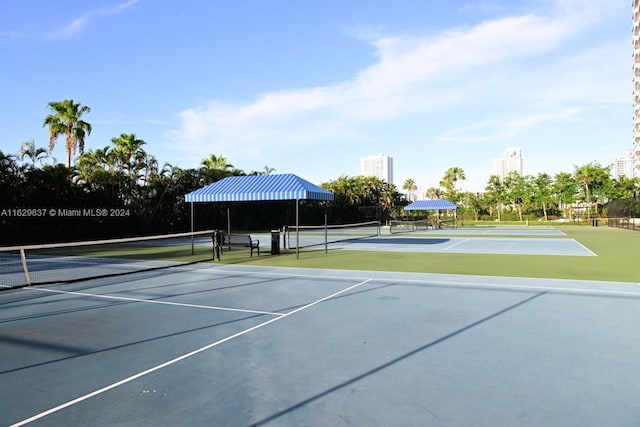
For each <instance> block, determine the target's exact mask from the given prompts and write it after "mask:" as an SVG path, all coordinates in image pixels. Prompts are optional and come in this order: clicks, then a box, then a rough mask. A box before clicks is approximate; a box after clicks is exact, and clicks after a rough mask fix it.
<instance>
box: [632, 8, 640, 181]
mask: <svg viewBox="0 0 640 427" xmlns="http://www.w3.org/2000/svg"><path fill="white" fill-rule="evenodd" d="M631 1H632V5H633V158H634V168H633V170H634V176H640V0H631Z"/></svg>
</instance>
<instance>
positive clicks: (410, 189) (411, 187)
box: [402, 178, 418, 201]
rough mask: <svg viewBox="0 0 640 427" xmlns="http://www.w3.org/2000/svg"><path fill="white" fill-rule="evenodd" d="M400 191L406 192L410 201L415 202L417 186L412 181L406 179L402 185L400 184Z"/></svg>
mask: <svg viewBox="0 0 640 427" xmlns="http://www.w3.org/2000/svg"><path fill="white" fill-rule="evenodd" d="M402 189H403V190H407V195H408V198H409V200H410V201H415V192H416V191H417V190H418V186H417V185H416V182H415V181H414V180H413V179H411V178H407V179H406V180H405V181H404V184H402Z"/></svg>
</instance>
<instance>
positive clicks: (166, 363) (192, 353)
mask: <svg viewBox="0 0 640 427" xmlns="http://www.w3.org/2000/svg"><path fill="white" fill-rule="evenodd" d="M371 280H372V279H366V280H363V281H361V282H359V283H356V284H355V285H352V286H349V287H348V288H345V289H342V290H340V291H337V292H334V293H332V294H331V295H327V296H326V297H323V298H320V299H318V300H315V301H313V302H310V303H309V304H306V305H303V306H302V307H299V308H297V309H295V310H293V311H290V312H288V313H285V314H283V315H282V316H279V317H275V318H273V319H270V320H267V321H266V322H263V323H259V324H257V325H255V326H253V327H251V328H248V329H245V330H243V331H240V332H237V333H235V334H233V335H230V336H228V337H226V338H223V339H221V340H219V341H216V342H213V343H211V344H208V345H206V346H204V347H201V348H199V349H196V350H193V351H192V352H189V353H186V354H183V355H182V356H179V357H176V358H175V359H171V360H169V361H167V362H164V363H162V364H160V365H157V366H154V367H153V368H150V369H147V370H146V371H142V372H139V373H137V374H135V375H132V376H130V377H128V378H125V379H122V380H120V381H118V382H115V383H113V384H110V385H108V386H106V387H103V388H101V389H98V390H95V391H93V392H91V393H89V394H85V395H84V396H80V397H78V398H76V399H73V400H70V401H68V402H66V403H63V404H61V405H58V406H56V407H54V408H51V409H49V410H46V411H44V412H41V413H39V414H36V415H34V416H32V417H30V418H27V419H24V420H22V421H19V422H17V423H15V424H12V425H11V426H10V427H20V426H23V425H25V424H28V423H31V422H33V421H36V420H39V419H40V418H44V417H46V416H47V415H51V414H53V413H55V412H58V411H60V410H62V409H65V408H68V407H69V406H73V405H75V404H76V403H80V402H82V401H84V400H87V399H90V398H92V397H94V396H97V395H99V394H102V393H104V392H106V391H109V390H111V389H114V388H116V387H119V386H121V385H123V384H126V383H129V382H131V381H133V380H136V379H138V378H140V377H143V376H145V375H148V374H150V373H152V372H155V371H158V370H160V369H162V368H166V367H167V366H170V365H173V364H175V363H178V362H180V361H181V360H184V359H187V358H189V357H191V356H195V355H196V354H198V353H202V352H203V351H206V350H209V349H211V348H213V347H216V346H218V345H220V344H223V343H225V342H227V341H231V340H233V339H235V338H238V337H241V336H243V335H246V334H248V333H250V332H253V331H255V330H257V329H260V328H262V327H264V326H267V325H269V324H271V323H274V322H277V321H278V320H281V319H284V318H285V317H289V316H291V315H293V314H296V313H299V312H301V311H303V310H306V309H308V308H311V307H313V306H314V305H317V304H320V303H321V302H324V301H327V300H329V299H331V298H334V297H336V296H338V295H341V294H343V293H345V292H349V291H350V290H352V289H355V288H357V287H359V286H362V285H364V284H366V283H368V282H370V281H371Z"/></svg>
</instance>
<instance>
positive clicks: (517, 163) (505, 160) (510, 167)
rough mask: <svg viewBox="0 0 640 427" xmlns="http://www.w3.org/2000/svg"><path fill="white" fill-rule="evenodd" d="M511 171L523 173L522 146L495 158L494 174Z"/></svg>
mask: <svg viewBox="0 0 640 427" xmlns="http://www.w3.org/2000/svg"><path fill="white" fill-rule="evenodd" d="M638 1H640V0H638ZM511 172H518V174H519V175H523V163H522V152H521V151H520V148H516V147H511V148H507V149H506V150H505V151H504V156H503V157H501V158H498V159H494V160H493V172H492V173H491V174H492V175H495V176H497V177H498V178H500V180H503V179H505V178H506V177H507V176H509V174H510V173H511Z"/></svg>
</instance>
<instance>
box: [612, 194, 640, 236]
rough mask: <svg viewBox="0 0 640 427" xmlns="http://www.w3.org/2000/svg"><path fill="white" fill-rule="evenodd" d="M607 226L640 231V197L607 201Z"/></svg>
mask: <svg viewBox="0 0 640 427" xmlns="http://www.w3.org/2000/svg"><path fill="white" fill-rule="evenodd" d="M608 225H609V227H617V228H626V229H628V230H638V231H640V198H639V197H633V198H630V199H622V200H612V201H611V202H609V219H608Z"/></svg>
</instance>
